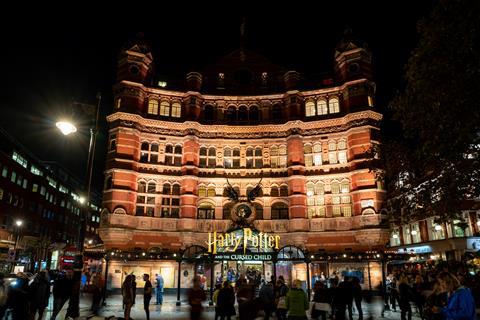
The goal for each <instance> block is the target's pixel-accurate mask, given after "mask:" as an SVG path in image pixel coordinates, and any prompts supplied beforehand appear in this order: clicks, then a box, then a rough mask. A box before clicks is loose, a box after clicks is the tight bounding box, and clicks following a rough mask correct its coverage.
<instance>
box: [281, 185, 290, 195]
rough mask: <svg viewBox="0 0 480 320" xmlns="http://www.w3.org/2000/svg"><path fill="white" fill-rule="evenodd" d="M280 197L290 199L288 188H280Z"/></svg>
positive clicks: (283, 186) (284, 186)
mask: <svg viewBox="0 0 480 320" xmlns="http://www.w3.org/2000/svg"><path fill="white" fill-rule="evenodd" d="M280 197H288V186H286V185H282V186H280Z"/></svg>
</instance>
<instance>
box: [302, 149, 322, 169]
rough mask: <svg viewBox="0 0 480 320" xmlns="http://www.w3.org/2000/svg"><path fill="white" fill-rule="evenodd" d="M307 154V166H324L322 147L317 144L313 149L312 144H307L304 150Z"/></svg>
mask: <svg viewBox="0 0 480 320" xmlns="http://www.w3.org/2000/svg"><path fill="white" fill-rule="evenodd" d="M303 151H304V154H305V166H306V167H311V166H320V165H322V146H321V144H319V143H317V144H314V145H313V147H312V146H311V145H310V144H306V145H305V146H304V148H303Z"/></svg>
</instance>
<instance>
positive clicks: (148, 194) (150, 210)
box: [135, 181, 156, 217]
mask: <svg viewBox="0 0 480 320" xmlns="http://www.w3.org/2000/svg"><path fill="white" fill-rule="evenodd" d="M155 205H156V184H155V182H153V181H151V182H149V183H148V184H147V183H146V182H145V181H139V182H138V184H137V205H136V209H135V215H137V216H147V217H153V216H154V215H155Z"/></svg>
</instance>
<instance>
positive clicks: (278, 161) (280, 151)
mask: <svg viewBox="0 0 480 320" xmlns="http://www.w3.org/2000/svg"><path fill="white" fill-rule="evenodd" d="M286 166H287V147H286V146H284V145H281V146H280V147H277V146H271V147H270V167H272V168H285V167H286Z"/></svg>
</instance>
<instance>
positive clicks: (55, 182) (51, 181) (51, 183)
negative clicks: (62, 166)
mask: <svg viewBox="0 0 480 320" xmlns="http://www.w3.org/2000/svg"><path fill="white" fill-rule="evenodd" d="M47 180H48V184H49V185H51V186H52V187H54V188H57V181H55V180H54V179H52V178H50V177H49V176H47Z"/></svg>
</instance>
